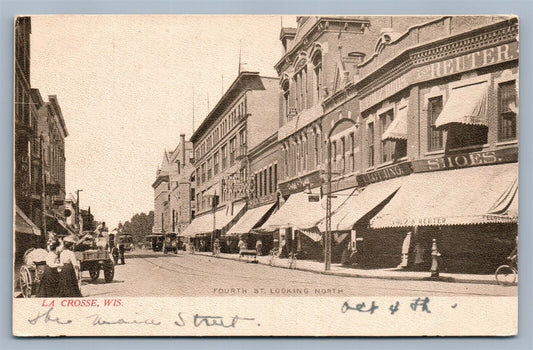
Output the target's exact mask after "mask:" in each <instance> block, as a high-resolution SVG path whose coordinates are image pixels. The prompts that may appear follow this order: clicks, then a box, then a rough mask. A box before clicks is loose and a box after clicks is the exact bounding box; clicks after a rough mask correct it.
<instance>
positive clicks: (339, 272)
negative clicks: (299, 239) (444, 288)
mask: <svg viewBox="0 0 533 350" xmlns="http://www.w3.org/2000/svg"><path fill="white" fill-rule="evenodd" d="M196 255H201V256H209V257H212V254H211V252H196ZM218 258H220V259H229V260H237V261H242V262H250V261H252V260H253V257H249V256H248V257H246V256H245V257H243V258H240V259H239V254H227V253H220V254H219V256H218ZM257 263H258V264H262V265H270V256H269V255H266V256H258V257H257ZM273 266H275V267H278V268H289V263H288V259H279V258H276V259H274V264H273ZM294 269H296V270H302V271H309V272H314V273H321V274H325V275H334V276H342V277H362V278H380V279H391V280H410V281H423V280H434V279H432V278H431V273H430V272H429V271H427V272H425V271H404V270H401V269H397V268H388V269H372V270H367V269H358V268H355V267H347V266H342V265H341V264H331V270H330V271H324V263H322V262H318V261H312V260H298V261H297V262H296V266H295V267H294ZM438 281H442V282H456V283H457V282H458V283H479V284H497V283H496V279H495V278H494V275H493V274H491V275H474V274H455V273H442V272H441V273H440V275H439V278H438Z"/></svg>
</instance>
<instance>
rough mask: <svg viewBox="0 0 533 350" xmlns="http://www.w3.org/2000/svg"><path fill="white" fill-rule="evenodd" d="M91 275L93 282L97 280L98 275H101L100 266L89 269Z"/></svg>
mask: <svg viewBox="0 0 533 350" xmlns="http://www.w3.org/2000/svg"><path fill="white" fill-rule="evenodd" d="M89 275H90V276H91V281H93V282H94V281H96V280H97V279H98V277H100V267H99V266H95V267H92V268H91V269H90V270H89Z"/></svg>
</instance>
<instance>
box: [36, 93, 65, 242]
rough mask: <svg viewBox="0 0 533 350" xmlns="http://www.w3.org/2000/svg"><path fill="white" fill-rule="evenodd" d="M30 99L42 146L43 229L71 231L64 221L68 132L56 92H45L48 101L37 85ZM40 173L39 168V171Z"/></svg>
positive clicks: (57, 231) (60, 231)
mask: <svg viewBox="0 0 533 350" xmlns="http://www.w3.org/2000/svg"><path fill="white" fill-rule="evenodd" d="M31 92H32V100H33V103H34V105H35V106H36V108H37V113H38V123H37V124H38V126H37V132H38V135H39V138H40V146H41V147H42V154H41V156H42V159H41V161H42V162H43V163H42V168H41V170H42V171H43V173H44V175H43V179H42V181H44V184H45V189H46V191H45V196H44V199H45V206H44V208H45V210H46V216H47V218H46V229H47V231H54V232H56V233H61V234H70V233H71V231H69V230H68V228H67V227H66V225H65V219H66V218H65V214H64V211H65V194H66V190H65V160H66V158H65V138H66V137H67V136H68V131H67V127H66V124H65V119H64V118H63V113H62V112H61V108H60V106H59V102H58V100H57V96H55V95H50V96H48V102H45V101H44V100H43V98H42V97H41V94H40V92H39V90H38V89H32V90H31ZM39 173H41V172H39Z"/></svg>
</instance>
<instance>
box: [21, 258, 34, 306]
mask: <svg viewBox="0 0 533 350" xmlns="http://www.w3.org/2000/svg"><path fill="white" fill-rule="evenodd" d="M19 283H20V291H21V292H22V296H23V297H24V298H31V294H32V284H33V281H32V277H31V272H30V270H29V269H28V267H27V266H22V267H21V268H20V272H19Z"/></svg>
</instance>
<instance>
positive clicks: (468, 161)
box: [412, 148, 518, 173]
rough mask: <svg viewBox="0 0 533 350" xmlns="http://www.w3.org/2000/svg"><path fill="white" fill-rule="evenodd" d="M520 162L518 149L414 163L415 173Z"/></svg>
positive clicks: (453, 156)
mask: <svg viewBox="0 0 533 350" xmlns="http://www.w3.org/2000/svg"><path fill="white" fill-rule="evenodd" d="M517 161H518V148H505V149H500V150H495V151H482V152H472V153H461V154H454V155H448V156H445V157H441V158H433V159H420V160H414V161H413V162H412V165H413V171H414V172H415V173H423V172H427V171H438V170H447V169H458V168H468V167H473V166H478V165H487V164H498V163H512V162H517Z"/></svg>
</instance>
